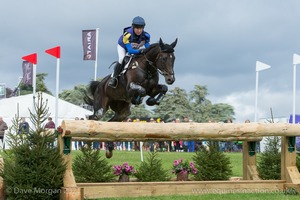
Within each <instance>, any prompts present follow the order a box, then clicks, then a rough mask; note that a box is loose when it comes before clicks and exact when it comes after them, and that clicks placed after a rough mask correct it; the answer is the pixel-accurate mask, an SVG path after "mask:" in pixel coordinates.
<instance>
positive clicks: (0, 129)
mask: <svg viewBox="0 0 300 200" xmlns="http://www.w3.org/2000/svg"><path fill="white" fill-rule="evenodd" d="M7 129H8V127H7V124H6V123H5V122H4V121H3V118H2V117H0V139H1V142H2V144H3V148H4V143H3V139H4V132H5V130H7Z"/></svg>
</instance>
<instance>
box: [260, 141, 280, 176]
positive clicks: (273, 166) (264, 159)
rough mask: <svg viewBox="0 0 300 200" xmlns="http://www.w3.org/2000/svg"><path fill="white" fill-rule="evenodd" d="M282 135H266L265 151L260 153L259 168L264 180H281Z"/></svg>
mask: <svg viewBox="0 0 300 200" xmlns="http://www.w3.org/2000/svg"><path fill="white" fill-rule="evenodd" d="M279 150H280V137H278V136H272V137H266V144H265V151H264V152H262V153H261V154H260V156H259V157H258V158H259V159H258V162H257V164H258V165H257V170H258V173H259V176H260V178H262V179H264V180H269V179H271V180H280V178H281V154H280V151H279Z"/></svg>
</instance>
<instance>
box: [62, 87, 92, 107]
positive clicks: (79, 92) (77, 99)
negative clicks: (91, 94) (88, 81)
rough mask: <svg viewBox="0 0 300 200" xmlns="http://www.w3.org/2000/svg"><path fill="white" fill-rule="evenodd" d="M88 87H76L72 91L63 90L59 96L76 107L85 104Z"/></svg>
mask: <svg viewBox="0 0 300 200" xmlns="http://www.w3.org/2000/svg"><path fill="white" fill-rule="evenodd" d="M87 87H88V86H87V85H82V84H80V85H76V86H75V87H74V88H73V89H72V90H63V91H62V92H61V93H60V94H59V98H61V99H63V100H65V101H68V102H70V103H72V104H75V105H82V104H85V102H84V100H83V98H84V95H85V91H86V90H87Z"/></svg>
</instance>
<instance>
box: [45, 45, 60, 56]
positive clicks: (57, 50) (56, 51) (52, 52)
mask: <svg viewBox="0 0 300 200" xmlns="http://www.w3.org/2000/svg"><path fill="white" fill-rule="evenodd" d="M45 52H46V53H48V54H50V55H51V56H54V57H56V58H60V46H57V47H54V48H51V49H47V50H46V51H45Z"/></svg>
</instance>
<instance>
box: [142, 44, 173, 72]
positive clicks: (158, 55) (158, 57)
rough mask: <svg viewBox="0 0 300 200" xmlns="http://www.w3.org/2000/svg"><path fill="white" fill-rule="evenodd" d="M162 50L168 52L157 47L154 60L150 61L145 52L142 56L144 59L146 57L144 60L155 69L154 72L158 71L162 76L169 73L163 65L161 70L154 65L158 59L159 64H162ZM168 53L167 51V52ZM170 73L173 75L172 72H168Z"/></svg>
mask: <svg viewBox="0 0 300 200" xmlns="http://www.w3.org/2000/svg"><path fill="white" fill-rule="evenodd" d="M164 52H166V53H168V52H167V51H165V50H161V48H160V47H159V53H158V54H157V56H156V58H155V60H154V62H152V61H151V60H149V59H148V58H147V56H146V54H144V57H145V59H146V62H147V63H148V64H149V65H150V66H151V67H152V68H153V69H155V72H158V73H160V74H161V75H163V76H166V75H169V74H168V73H167V72H166V70H165V68H164V67H163V70H161V69H159V68H158V67H157V66H155V64H157V62H158V61H160V66H164V65H162V62H163V61H162V57H161V54H162V53H164ZM168 54H169V53H168ZM139 69H140V70H142V71H143V72H145V73H146V71H145V70H143V69H142V68H140V67H139ZM170 75H174V73H172V74H170Z"/></svg>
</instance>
